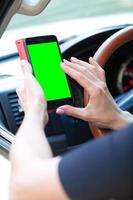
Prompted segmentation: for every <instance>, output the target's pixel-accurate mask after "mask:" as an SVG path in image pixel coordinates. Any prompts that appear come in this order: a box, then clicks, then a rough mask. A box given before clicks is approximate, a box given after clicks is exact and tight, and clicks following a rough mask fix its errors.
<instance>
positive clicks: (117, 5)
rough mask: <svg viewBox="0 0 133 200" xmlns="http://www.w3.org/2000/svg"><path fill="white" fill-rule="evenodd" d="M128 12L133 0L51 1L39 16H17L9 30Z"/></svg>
mask: <svg viewBox="0 0 133 200" xmlns="http://www.w3.org/2000/svg"><path fill="white" fill-rule="evenodd" d="M127 12H133V0H98V1H92V0H72V1H68V0H51V2H50V3H49V5H48V7H47V8H46V9H45V11H44V12H42V13H41V14H40V15H38V16H35V17H27V16H22V15H16V16H15V17H14V18H13V19H12V21H11V23H10V25H9V27H8V30H9V29H15V28H19V27H20V28H22V27H26V26H29V25H30V26H34V25H39V24H44V23H48V22H56V21H62V20H72V19H77V18H86V17H95V16H101V15H109V14H116V13H122V14H123V13H127Z"/></svg>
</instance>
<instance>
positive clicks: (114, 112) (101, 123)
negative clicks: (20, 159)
mask: <svg viewBox="0 0 133 200" xmlns="http://www.w3.org/2000/svg"><path fill="white" fill-rule="evenodd" d="M89 62H90V64H89V63H87V62H84V61H81V60H78V59H76V58H71V62H69V61H66V60H64V63H62V64H61V67H62V69H63V70H64V72H65V73H66V74H68V75H69V76H70V77H72V78H73V79H74V80H75V81H77V82H78V83H79V84H80V85H81V86H82V87H83V88H84V90H85V91H86V94H87V95H88V97H89V98H88V102H86V106H85V108H76V107H72V106H69V105H64V106H61V107H59V108H58V109H57V114H66V115H69V116H73V117H76V118H80V119H82V120H85V121H88V122H91V123H93V124H94V125H95V126H97V127H98V128H108V129H119V128H121V127H124V126H125V125H127V124H128V121H127V120H126V118H125V112H124V111H122V110H121V109H120V108H119V107H118V106H117V104H116V103H115V101H114V99H113V97H112V96H111V94H110V92H109V90H108V88H107V84H106V79H105V72H104V70H103V69H102V68H101V67H100V66H99V65H98V63H97V62H96V61H95V60H94V59H93V58H90V59H89ZM86 101H87V98H86Z"/></svg>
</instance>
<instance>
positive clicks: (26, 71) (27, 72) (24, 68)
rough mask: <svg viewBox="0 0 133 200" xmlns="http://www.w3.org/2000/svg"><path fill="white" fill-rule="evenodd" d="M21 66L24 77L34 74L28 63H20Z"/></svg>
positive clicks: (23, 61) (24, 61)
mask: <svg viewBox="0 0 133 200" xmlns="http://www.w3.org/2000/svg"><path fill="white" fill-rule="evenodd" d="M20 64H21V67H22V71H23V74H24V76H26V75H31V74H32V67H31V65H30V64H29V62H28V61H26V60H22V61H20Z"/></svg>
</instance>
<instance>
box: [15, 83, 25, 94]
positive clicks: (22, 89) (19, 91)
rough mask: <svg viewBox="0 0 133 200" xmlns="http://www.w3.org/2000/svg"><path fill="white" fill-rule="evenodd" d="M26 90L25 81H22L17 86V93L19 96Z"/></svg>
mask: <svg viewBox="0 0 133 200" xmlns="http://www.w3.org/2000/svg"><path fill="white" fill-rule="evenodd" d="M23 92H24V83H21V84H20V85H19V86H18V87H17V89H16V93H17V95H18V96H19V95H20V94H21V93H23Z"/></svg>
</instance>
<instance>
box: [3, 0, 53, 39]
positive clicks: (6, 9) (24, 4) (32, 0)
mask: <svg viewBox="0 0 133 200" xmlns="http://www.w3.org/2000/svg"><path fill="white" fill-rule="evenodd" d="M49 2H50V0H0V37H1V36H2V34H3V32H4V30H5V29H6V27H7V25H8V23H9V22H10V20H11V18H12V16H13V15H15V14H16V13H20V14H23V15H37V14H39V13H40V12H42V11H43V10H44V8H45V7H46V6H47V4H48V3H49Z"/></svg>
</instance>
